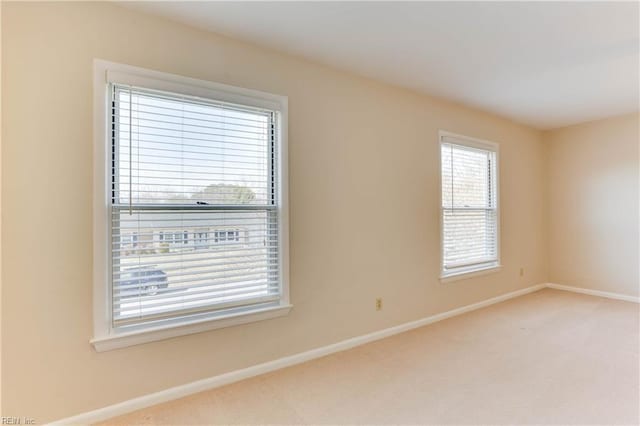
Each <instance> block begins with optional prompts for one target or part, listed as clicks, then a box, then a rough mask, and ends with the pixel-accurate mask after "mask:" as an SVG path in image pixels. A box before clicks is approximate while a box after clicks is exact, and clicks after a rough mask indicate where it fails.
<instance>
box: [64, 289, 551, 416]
mask: <svg viewBox="0 0 640 426" xmlns="http://www.w3.org/2000/svg"><path fill="white" fill-rule="evenodd" d="M546 286H547V285H546V284H538V285H534V286H531V287H527V288H523V289H521V290H516V291H512V292H510V293H506V294H503V295H500V296H496V297H492V298H491V299H487V300H483V301H482V302H477V303H473V304H471V305H467V306H463V307H461V308H457V309H452V310H450V311H446V312H443V313H440V314H436V315H432V316H429V317H426V318H422V319H419V320H417V321H411V322H408V323H405V324H401V325H398V326H395V327H390V328H386V329H384V330H379V331H375V332H373V333H369V334H365V335H362V336H358V337H354V338H351V339H347V340H343V341H341V342H338V343H334V344H332V345H328V346H323V347H320V348H316V349H312V350H310V351H306V352H302V353H299V354H295V355H291V356H287V357H284V358H279V359H276V360H274V361H269V362H265V363H263V364H258V365H254V366H251V367H247V368H243V369H241V370H236V371H231V372H229V373H225V374H221V375H219V376H214V377H209V378H207V379H202V380H198V381H195V382H191V383H187V384H185V385H181V386H176V387H173V388H170V389H166V390H163V391H160V392H155V393H152V394H148V395H144V396H141V397H138V398H133V399H130V400H127V401H124V402H120V403H118V404H114V405H110V406H108V407H104V408H99V409H97V410H93V411H89V412H86V413H83V414H79V415H77V416H73V417H68V418H66V419H62V420H58V421H55V422H52V423H51V424H56V425H70V424H89V423H95V422H100V421H103V420H107V419H110V418H112V417H116V416H121V415H123V414H127V413H130V412H132V411H136V410H140V409H142V408H146V407H150V406H152V405H156V404H160V403H163V402H167V401H171V400H174V399H178V398H182V397H185V396H188V395H192V394H194V393H198V392H202V391H206V390H209V389H213V388H217V387H220V386H223V385H227V384H230V383H233V382H238V381H240V380H244V379H248V378H250V377H254V376H258V375H260V374H264V373H268V372H271V371H275V370H279V369H281V368H285V367H290V366H292V365H296V364H300V363H303V362H306V361H310V360H312V359H315V358H320V357H323V356H326V355H329V354H332V353H335V352H340V351H344V350H347V349H351V348H353V347H355V346H360V345H363V344H365V343H369V342H373V341H375V340H379V339H383V338H385V337H389V336H393V335H394V334H398V333H402V332H404V331H408V330H412V329H414V328H418V327H422V326H425V325H428V324H432V323H434V322H437V321H442V320H444V319H447V318H451V317H454V316H456V315H461V314H464V313H466V312H470V311H473V310H476V309H480V308H484V307H486V306H489V305H493V304H495V303H499V302H503V301H505V300H508V299H513V298H515V297H518V296H522V295H525V294H528V293H532V292H534V291H538V290H541V289H543V288H545V287H546Z"/></svg>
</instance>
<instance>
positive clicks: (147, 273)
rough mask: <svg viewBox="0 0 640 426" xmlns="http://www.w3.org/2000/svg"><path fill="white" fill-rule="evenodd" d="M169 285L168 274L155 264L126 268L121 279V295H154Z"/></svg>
mask: <svg viewBox="0 0 640 426" xmlns="http://www.w3.org/2000/svg"><path fill="white" fill-rule="evenodd" d="M167 286H168V282H167V274H166V273H165V272H164V271H162V270H160V269H158V268H157V267H155V266H144V267H134V268H130V269H126V270H125V271H124V273H123V274H122V281H120V297H138V296H153V295H155V294H158V293H159V292H161V291H162V290H163V289H166V288H167Z"/></svg>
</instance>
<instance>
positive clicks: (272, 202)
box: [110, 84, 280, 327]
mask: <svg viewBox="0 0 640 426" xmlns="http://www.w3.org/2000/svg"><path fill="white" fill-rule="evenodd" d="M110 89H111V92H110V93H111V105H110V113H111V123H110V129H111V137H112V144H111V159H110V168H111V171H112V176H111V185H110V189H111V202H112V203H111V239H112V240H111V258H112V262H111V264H112V271H111V277H112V279H111V283H112V288H111V294H112V320H113V325H114V326H116V327H119V326H127V325H131V324H133V325H135V324H140V323H145V322H150V321H156V320H162V319H168V318H169V319H170V318H175V317H181V316H186V315H197V314H202V313H209V312H212V311H215V312H218V311H221V310H227V309H237V308H246V307H248V306H257V305H261V304H268V303H270V302H273V301H277V300H278V299H279V292H280V287H279V269H278V264H279V263H278V259H279V258H278V217H277V206H276V195H277V194H276V191H277V184H276V178H277V177H276V173H275V170H276V164H275V161H276V155H275V152H274V151H275V149H276V140H275V138H276V129H275V126H276V120H275V114H276V112H274V111H268V110H263V109H258V108H254V107H248V106H247V107H245V106H239V105H234V104H227V103H223V102H217V101H213V100H203V99H201V98H195V97H189V96H183V95H180V94H172V93H165V92H158V91H154V90H148V89H145V88H139V87H130V86H124V85H118V84H112V85H111V86H110Z"/></svg>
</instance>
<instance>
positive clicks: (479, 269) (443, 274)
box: [438, 130, 502, 283]
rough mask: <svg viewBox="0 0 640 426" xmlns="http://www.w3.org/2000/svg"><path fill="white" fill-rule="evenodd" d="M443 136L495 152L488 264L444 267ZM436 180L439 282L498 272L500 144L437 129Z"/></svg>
mask: <svg viewBox="0 0 640 426" xmlns="http://www.w3.org/2000/svg"><path fill="white" fill-rule="evenodd" d="M445 138H448V139H454V140H455V141H456V144H458V145H461V146H467V147H470V148H476V149H481V150H488V151H492V152H494V153H495V176H494V180H495V205H496V207H495V209H496V261H495V262H493V263H491V264H490V265H489V266H487V265H486V264H481V265H477V266H476V265H470V266H468V267H466V268H460V270H455V271H447V270H446V269H445V267H444V211H445V208H444V206H443V203H442V195H443V194H442V193H443V191H442V189H443V188H442V184H443V179H442V144H443V143H446V142H445ZM438 170H439V173H438V182H439V188H438V192H439V198H438V205H439V211H440V282H441V283H448V282H453V281H459V280H464V279H468V278H473V277H477V276H481V275H485V274H491V273H495V272H499V271H500V270H501V269H502V260H501V255H500V239H501V233H500V145H499V144H498V143H496V142H491V141H488V140H483V139H478V138H473V137H470V136H464V135H460V134H457V133H452V132H449V131H445V130H439V131H438Z"/></svg>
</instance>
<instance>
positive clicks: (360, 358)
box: [107, 289, 640, 424]
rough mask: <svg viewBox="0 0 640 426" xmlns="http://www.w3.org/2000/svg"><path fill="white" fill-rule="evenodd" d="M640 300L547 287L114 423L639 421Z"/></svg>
mask: <svg viewBox="0 0 640 426" xmlns="http://www.w3.org/2000/svg"><path fill="white" fill-rule="evenodd" d="M639 346H640V342H639V305H638V304H634V303H630V302H621V301H615V300H609V299H603V298H598V297H592V296H585V295H579V294H573V293H568V292H563V291H557V290H549V289H546V290H542V291H539V292H536V293H533V294H530V295H527V296H523V297H520V298H517V299H514V300H510V301H507V302H503V303H500V304H498V305H493V306H491V307H488V308H485V309H481V310H478V311H474V312H471V313H468V314H465V315H462V316H459V317H455V318H452V319H449V320H446V321H442V322H439V323H436V324H432V325H429V326H426V327H422V328H420V329H417V330H414V331H410V332H407V333H403V334H401V335H397V336H394V337H390V338H387V339H384V340H380V341H378V342H374V343H370V344H368V345H365V346H361V347H358V348H355V349H352V350H349V351H346V352H342V353H338V354H335V355H331V356H327V357H325V358H321V359H318V360H314V361H310V362H308V363H305V364H301V365H298V366H294V367H290V368H287V369H284V370H280V371H277V372H273V373H270V374H267V375H264V376H260V377H256V378H253V379H249V380H245V381H243V382H239V383H236V384H232V385H229V386H225V387H222V388H218V389H214V390H211V391H207V392H203V393H200V394H197V395H193V396H190V397H187V398H183V399H180V400H177V401H173V402H170V403H166V404H161V405H157V406H154V407H150V408H147V409H144V410H140V411H137V412H134V413H131V414H129V415H126V416H122V417H119V418H116V419H113V420H112V421H110V422H108V423H107V424H234V423H235V424H239V423H241V424H249V423H254V424H255V423H261V424H265V423H270V424H300V423H307V424H308V423H314V424H319V423H324V424H390V423H396V424H409V423H411V424H426V423H449V424H480V423H482V424H496V423H502V424H522V423H537V424H569V423H570V424H638V423H639V421H640V418H639V417H640V413H639V410H640V402H639V358H638V353H639Z"/></svg>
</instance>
